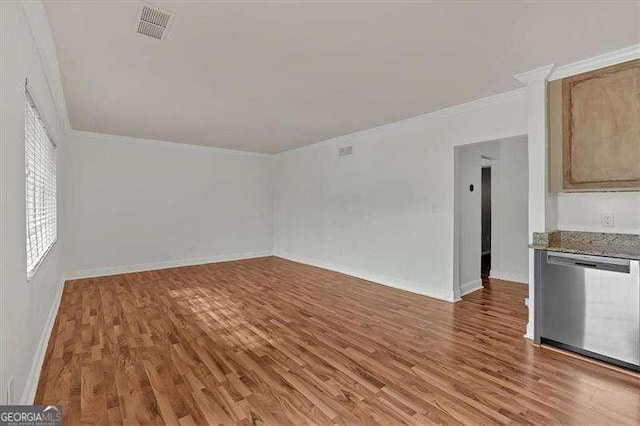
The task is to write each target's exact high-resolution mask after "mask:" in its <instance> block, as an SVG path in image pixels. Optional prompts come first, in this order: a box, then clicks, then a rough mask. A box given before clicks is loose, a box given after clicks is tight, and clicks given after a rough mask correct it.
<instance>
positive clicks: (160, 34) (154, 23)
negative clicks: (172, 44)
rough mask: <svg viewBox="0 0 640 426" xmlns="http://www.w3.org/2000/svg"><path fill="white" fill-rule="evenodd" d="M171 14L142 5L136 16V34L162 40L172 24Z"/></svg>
mask: <svg viewBox="0 0 640 426" xmlns="http://www.w3.org/2000/svg"><path fill="white" fill-rule="evenodd" d="M174 16H175V15H174V14H173V13H169V12H165V11H164V10H160V9H158V8H157V7H154V6H151V5H150V4H142V6H141V7H140V15H139V16H138V27H137V29H136V31H137V33H138V34H142V35H145V36H148V37H152V38H155V39H157V40H164V39H165V38H166V37H167V32H168V31H169V27H170V26H171V23H172V22H173V17H174Z"/></svg>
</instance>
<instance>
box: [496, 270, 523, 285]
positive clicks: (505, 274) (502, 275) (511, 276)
mask: <svg viewBox="0 0 640 426" xmlns="http://www.w3.org/2000/svg"><path fill="white" fill-rule="evenodd" d="M489 274H490V276H491V278H495V279H498V280H504V281H512V282H514V283H520V284H525V285H529V276H528V275H527V274H522V273H520V272H510V271H496V272H495V273H494V271H491V272H490V273H489Z"/></svg>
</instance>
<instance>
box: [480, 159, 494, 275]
mask: <svg viewBox="0 0 640 426" xmlns="http://www.w3.org/2000/svg"><path fill="white" fill-rule="evenodd" d="M481 187H482V188H481V202H480V206H481V207H480V208H481V213H480V215H481V218H482V219H481V233H482V242H481V250H482V251H481V253H482V254H481V260H480V278H481V279H482V286H483V287H488V286H489V283H490V281H489V275H490V272H491V167H489V166H483V167H482V178H481Z"/></svg>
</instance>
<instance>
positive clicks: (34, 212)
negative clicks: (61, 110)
mask: <svg viewBox="0 0 640 426" xmlns="http://www.w3.org/2000/svg"><path fill="white" fill-rule="evenodd" d="M25 100H26V101H25V107H24V158H25V172H26V179H25V183H26V195H27V212H26V214H27V276H28V277H29V278H30V277H32V276H33V275H34V274H35V272H36V270H37V269H38V266H39V265H40V264H41V263H42V260H43V259H44V257H45V256H46V255H47V252H48V251H49V249H51V247H52V246H53V244H54V243H55V242H56V238H57V230H56V224H57V212H56V210H57V206H56V204H57V203H56V151H55V145H54V143H53V141H52V140H51V138H49V134H48V132H47V129H46V128H45V126H44V122H43V121H42V119H41V118H40V115H39V114H38V110H37V109H36V106H35V105H34V103H33V100H32V99H31V96H29V93H26V96H25Z"/></svg>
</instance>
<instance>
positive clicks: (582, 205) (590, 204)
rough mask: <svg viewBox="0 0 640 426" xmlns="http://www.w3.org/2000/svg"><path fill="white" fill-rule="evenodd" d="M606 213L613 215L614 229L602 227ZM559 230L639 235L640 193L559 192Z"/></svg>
mask: <svg viewBox="0 0 640 426" xmlns="http://www.w3.org/2000/svg"><path fill="white" fill-rule="evenodd" d="M603 213H613V214H614V227H613V228H605V227H603V226H602V224H601V222H600V216H601V215H602V214H603ZM558 228H559V229H563V230H568V231H592V232H618V233H631V234H640V192H638V191H635V192H588V193H559V194H558Z"/></svg>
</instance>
